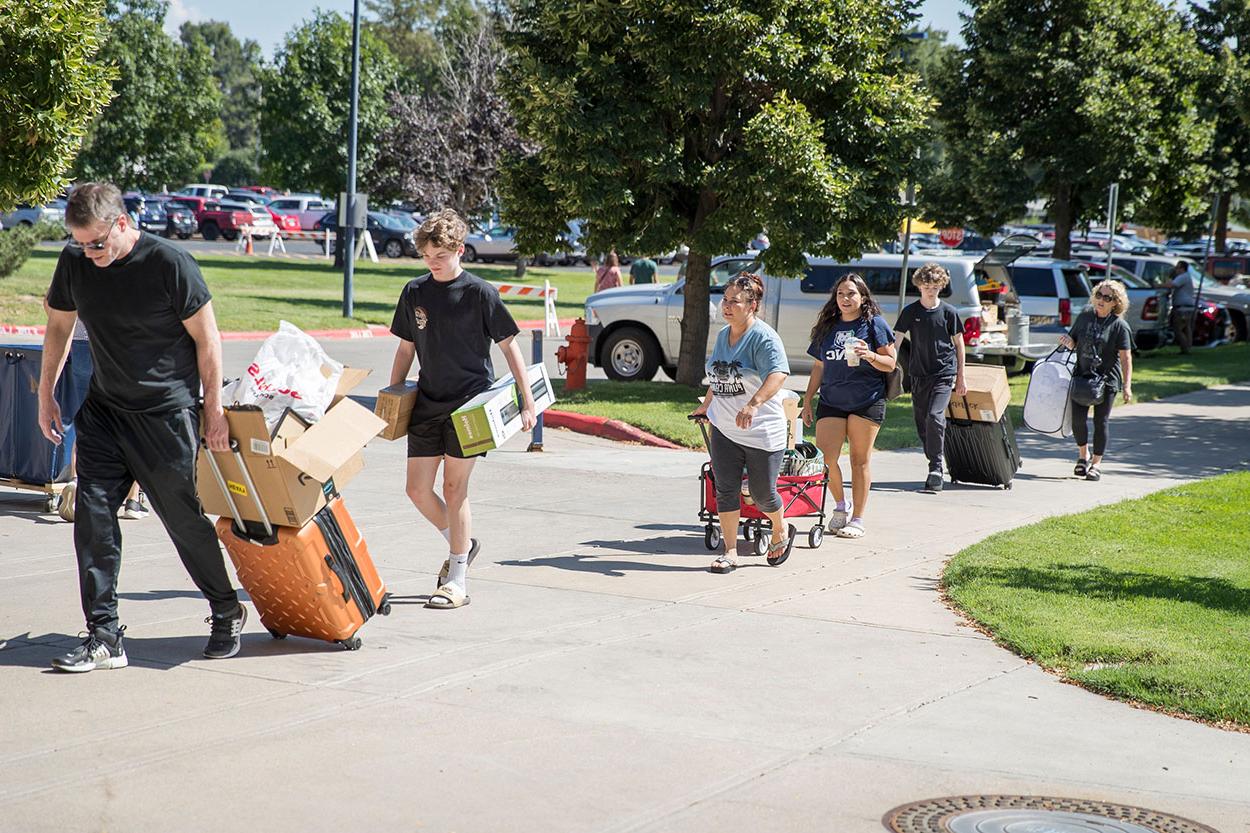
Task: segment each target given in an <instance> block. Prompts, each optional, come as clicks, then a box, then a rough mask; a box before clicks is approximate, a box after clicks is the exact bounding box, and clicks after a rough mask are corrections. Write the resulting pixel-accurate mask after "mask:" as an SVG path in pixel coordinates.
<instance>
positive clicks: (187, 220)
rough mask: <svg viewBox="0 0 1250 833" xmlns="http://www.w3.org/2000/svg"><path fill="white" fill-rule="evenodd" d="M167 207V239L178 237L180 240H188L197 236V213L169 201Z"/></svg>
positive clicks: (166, 203) (165, 232)
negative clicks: (192, 236) (194, 235)
mask: <svg viewBox="0 0 1250 833" xmlns="http://www.w3.org/2000/svg"><path fill="white" fill-rule="evenodd" d="M164 205H165V231H164V232H163V234H164V235H165V236H166V237H173V236H174V235H177V236H178V239H179V240H186V239H187V238H189V237H190V236H191V235H193V234H195V230H196V228H197V227H198V226H197V225H196V222H195V212H194V211H192V210H191V209H190V208H187V207H186V206H185V205H180V204H178V203H175V202H173V201H167V202H165V203H164Z"/></svg>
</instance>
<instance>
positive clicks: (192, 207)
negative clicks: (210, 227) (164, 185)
mask: <svg viewBox="0 0 1250 833" xmlns="http://www.w3.org/2000/svg"><path fill="white" fill-rule="evenodd" d="M209 202H211V200H209V198H208V197H195V196H187V195H181V194H170V195H168V196H166V197H165V209H166V210H167V211H168V210H169V206H170V205H176V206H178V207H180V208H185V209H187V210H188V211H190V212H191V216H192V217H193V218H195V227H196V229H197V230H198V229H199V226H200V215H201V214H203V213H204V207H205V206H206V205H208V204H209Z"/></svg>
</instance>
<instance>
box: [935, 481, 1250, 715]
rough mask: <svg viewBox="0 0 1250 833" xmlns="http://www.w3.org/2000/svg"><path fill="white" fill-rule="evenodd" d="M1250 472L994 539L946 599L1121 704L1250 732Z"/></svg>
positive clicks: (959, 561)
mask: <svg viewBox="0 0 1250 833" xmlns="http://www.w3.org/2000/svg"><path fill="white" fill-rule="evenodd" d="M1247 505H1250V472H1244V471H1243V472H1237V473H1234V474H1228V475H1224V476H1221V477H1215V478H1211V479H1210V480H1206V481H1203V482H1200V483H1196V484H1193V485H1189V486H1184V487H1180V488H1175V489H1166V490H1164V491H1162V492H1157V493H1155V494H1153V495H1149V496H1147V497H1144V498H1139V499H1137V500H1129V501H1124V502H1123V503H1118V504H1114V505H1112V506H1104V507H1099V508H1097V509H1093V510H1090V511H1088V512H1083V513H1081V514H1079V515H1069V516H1066V517H1060V518H1052V519H1050V520H1047V521H1043V522H1041V523H1038V524H1033V525H1032V526H1027V527H1022V528H1020V529H1015V530H1012V531H1010V532H1003V533H1000V534H998V535H994V536H992V537H990V538H988V539H986V540H985V541H983V542H981V543H979V544H977V545H975V546H972V547H969V548H968V549H966V550H964V551H963V552H961V553H959V554H958V555H956V556H955V557H954V559H952V560H951V563H950V564H949V565H948V567H947V569H946V575H945V578H944V584H945V590H946V593H947V596H948V598H949V599H950V600H951V602H953V603H954V604H955V605H956V606H957V607H958V608H960V609H961V610H963V611H964V612H965V613H966V614H967V615H968V616H970V617H971V618H972V619H973V620H975V621H976V622H978V623H979V624H981V625H982V626H984V627H985V628H986V629H987V630H988V631H989V632H990V633H991V634H992V635H993V637H994V639H995V640H996V641H998V642H999V643H1000V644H1002V645H1003V646H1005V647H1007V648H1009V649H1011V650H1012V651H1015V652H1016V653H1018V654H1020V655H1022V656H1025V657H1028V658H1030V659H1033V660H1036V661H1037V662H1038V663H1039V664H1041V665H1042V666H1043V667H1045V668H1048V669H1050V670H1052V671H1054V672H1055V673H1057V674H1059V675H1060V676H1062V677H1064V678H1065V679H1069V680H1071V681H1073V682H1076V683H1079V684H1081V685H1083V686H1085V687H1087V688H1089V689H1092V690H1094V691H1097V692H1100V693H1102V694H1106V695H1109V696H1111V697H1116V698H1120V699H1124V700H1131V701H1136V702H1140V703H1144V704H1146V705H1148V706H1151V707H1154V708H1159V709H1164V710H1167V711H1173V712H1181V713H1184V714H1187V715H1192V716H1194V717H1197V718H1200V719H1202V720H1207V721H1212V722H1216V723H1221V722H1227V723H1232V724H1237V725H1238V726H1240V727H1243V728H1250V560H1247V558H1246V531H1247V527H1246V506H1247Z"/></svg>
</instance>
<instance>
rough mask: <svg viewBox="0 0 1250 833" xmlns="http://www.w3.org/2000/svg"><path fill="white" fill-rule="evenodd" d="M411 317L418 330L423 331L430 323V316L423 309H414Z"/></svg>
mask: <svg viewBox="0 0 1250 833" xmlns="http://www.w3.org/2000/svg"><path fill="white" fill-rule="evenodd" d="M412 317H413V319H414V320H415V322H416V324H417V329H418V330H424V329H425V326H426V325H427V324H429V323H430V314H429V313H428V312H426V311H425V307H414V308H413V310H412Z"/></svg>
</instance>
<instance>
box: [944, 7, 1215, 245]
mask: <svg viewBox="0 0 1250 833" xmlns="http://www.w3.org/2000/svg"><path fill="white" fill-rule="evenodd" d="M969 5H970V6H971V7H972V12H971V14H970V15H968V16H966V18H965V20H966V23H965V26H964V29H963V36H964V41H965V43H966V44H967V46H966V48H965V49H964V50H963V51H962V52H961V53H960V54H959V56H958V60H951V61H948V63H947V73H946V74H945V75H944V77H942V78H940V79H939V82H938V84H937V87H938V97H939V99H940V101H941V106H940V109H939V118H940V121H941V124H942V134H943V138H944V139H945V143H946V155H945V159H944V164H943V167H942V169H941V170H940V171H939V172H938V173H937V174H936V175H935V176H934V177H932V178H931V179H930V180H929V181H928V182H927V187H926V188H925V189H924V191H923V195H924V208H925V209H926V216H929V218H930V219H933V220H936V221H938V222H939V223H944V224H953V225H962V224H964V223H969V224H971V225H973V226H974V227H976V228H977V229H978V230H981V231H991V230H993V229H995V228H997V227H998V226H999V225H1001V224H1002V223H1003V222H1005V221H1008V220H1010V219H1013V218H1014V217H1017V216H1020V215H1021V214H1023V213H1024V204H1025V202H1027V201H1028V200H1030V199H1032V198H1033V197H1035V196H1037V195H1039V194H1040V195H1042V196H1044V197H1045V198H1046V199H1047V200H1048V207H1049V213H1050V216H1051V219H1052V220H1053V221H1054V223H1055V226H1056V240H1055V256H1056V257H1067V255H1068V253H1069V235H1070V230H1071V228H1072V227H1073V226H1074V225H1075V224H1076V223H1077V222H1079V221H1081V220H1084V219H1095V218H1099V217H1101V215H1102V212H1103V206H1105V204H1106V189H1107V187H1108V186H1109V185H1110V184H1111V183H1113V182H1119V183H1120V195H1121V205H1122V209H1123V212H1124V217H1125V218H1126V219H1129V218H1135V219H1138V220H1142V221H1147V222H1154V223H1156V224H1158V225H1160V226H1163V227H1167V228H1177V227H1178V226H1183V225H1184V224H1185V223H1186V222H1187V221H1188V219H1189V218H1191V217H1194V216H1201V215H1202V213H1203V212H1204V210H1205V206H1206V200H1205V197H1204V191H1205V189H1206V185H1207V182H1208V179H1209V176H1210V171H1209V169H1208V167H1207V165H1206V164H1205V157H1206V154H1207V151H1208V149H1209V147H1210V143H1211V135H1212V128H1211V125H1210V124H1209V123H1208V122H1207V121H1206V120H1205V119H1204V117H1203V113H1202V110H1201V107H1200V104H1201V102H1200V100H1199V98H1200V82H1201V80H1202V78H1203V77H1204V74H1205V73H1206V72H1207V67H1208V62H1207V59H1206V57H1205V56H1204V55H1203V53H1202V52H1201V51H1200V50H1199V49H1198V48H1197V43H1196V40H1195V38H1194V35H1193V32H1192V31H1191V30H1190V29H1188V28H1187V27H1186V26H1185V25H1184V23H1183V21H1182V20H1181V18H1180V17H1179V16H1178V14H1177V13H1176V12H1174V11H1173V10H1172V9H1171V8H1170V7H1169V6H1167V5H1165V4H1164V3H1162V2H1159V0H1058V2H1055V0H1046V2H1041V1H1040V0H1026V1H1025V2H1021V0H970V3H969Z"/></svg>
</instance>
